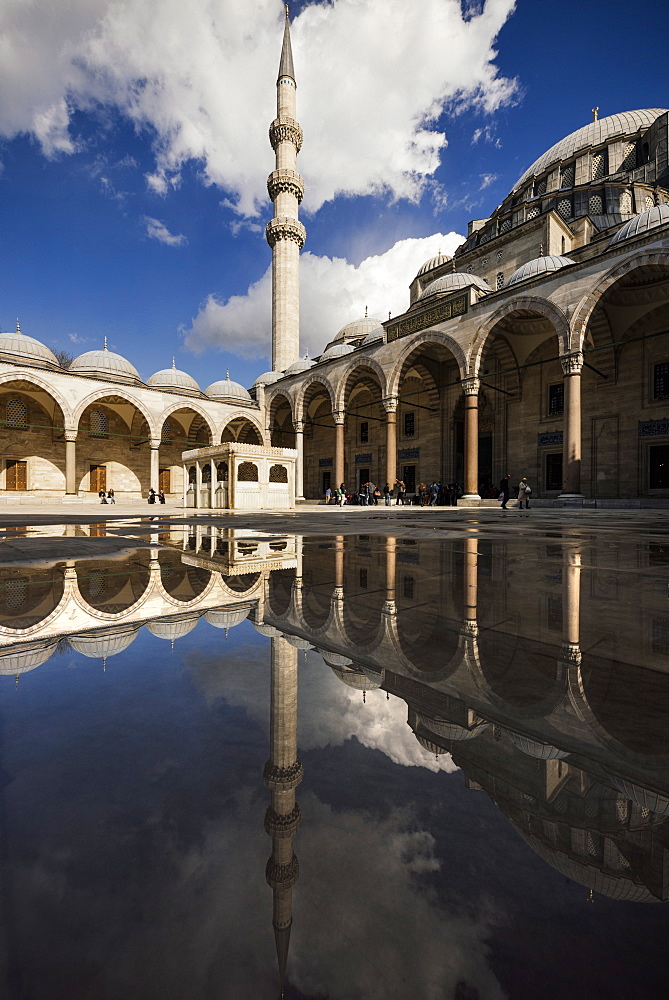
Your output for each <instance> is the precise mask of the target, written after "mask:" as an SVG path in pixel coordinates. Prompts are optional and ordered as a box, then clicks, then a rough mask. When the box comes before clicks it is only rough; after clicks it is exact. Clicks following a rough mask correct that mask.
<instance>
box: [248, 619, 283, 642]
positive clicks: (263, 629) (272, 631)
mask: <svg viewBox="0 0 669 1000" xmlns="http://www.w3.org/2000/svg"><path fill="white" fill-rule="evenodd" d="M252 625H253V627H254V629H255V630H256V632H260V634H261V635H266V636H267V638H268V639H274V638H276V636H278V635H281V633H280V632H279V630H278V628H274V626H273V625H256V624H255V622H252Z"/></svg>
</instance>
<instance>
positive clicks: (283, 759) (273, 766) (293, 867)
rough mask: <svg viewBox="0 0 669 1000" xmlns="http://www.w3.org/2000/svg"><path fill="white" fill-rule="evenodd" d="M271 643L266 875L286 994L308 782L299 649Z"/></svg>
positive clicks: (275, 641) (280, 642)
mask: <svg viewBox="0 0 669 1000" xmlns="http://www.w3.org/2000/svg"><path fill="white" fill-rule="evenodd" d="M271 641H272V680H271V706H270V758H269V760H268V761H267V764H266V765H265V774H264V778H265V784H266V785H267V787H268V788H269V789H270V790H271V792H272V801H271V805H270V806H269V808H268V809H267V812H266V814H265V830H266V831H267V833H268V834H269V835H270V837H271V838H272V855H271V857H270V859H269V861H268V862H267V868H266V870H265V877H266V878H267V883H268V885H269V886H271V888H272V889H273V894H274V909H273V916H272V924H273V926H274V938H275V941H276V954H277V959H278V962H279V975H280V978H281V990H282V995H283V988H284V985H285V980H286V962H287V959H288V945H289V943H290V927H291V924H292V922H293V886H294V885H295V883H296V882H297V876H298V874H299V866H298V863H297V858H296V857H295V855H294V854H293V838H294V836H295V834H296V833H297V829H298V827H299V825H300V807H299V806H298V805H297V803H296V801H295V789H296V788H297V786H298V785H299V783H300V782H301V780H302V775H303V769H302V764H301V762H300V760H299V759H298V756H297V650H296V649H295V648H294V647H293V646H291V645H290V643H288V642H287V641H286V640H285V639H283V638H281V637H278V638H274V639H272V640H271Z"/></svg>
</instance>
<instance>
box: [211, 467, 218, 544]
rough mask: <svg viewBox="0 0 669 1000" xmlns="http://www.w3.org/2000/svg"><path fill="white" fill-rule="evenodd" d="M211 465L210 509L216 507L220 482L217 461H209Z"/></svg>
mask: <svg viewBox="0 0 669 1000" xmlns="http://www.w3.org/2000/svg"><path fill="white" fill-rule="evenodd" d="M209 464H210V466H211V491H210V494H209V506H210V507H215V506H216V487H217V486H218V482H217V481H216V461H215V459H213V458H211V459H210V460H209ZM211 551H212V552H214V551H215V549H212V550H211Z"/></svg>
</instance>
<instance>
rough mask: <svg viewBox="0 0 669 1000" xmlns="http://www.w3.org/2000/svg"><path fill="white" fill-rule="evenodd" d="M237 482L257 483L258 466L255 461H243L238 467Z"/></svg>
mask: <svg viewBox="0 0 669 1000" xmlns="http://www.w3.org/2000/svg"><path fill="white" fill-rule="evenodd" d="M237 482H238V483H257V482H258V466H257V465H254V464H253V462H242V463H241V465H240V466H239V468H238V469H237Z"/></svg>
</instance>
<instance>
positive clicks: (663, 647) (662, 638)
mask: <svg viewBox="0 0 669 1000" xmlns="http://www.w3.org/2000/svg"><path fill="white" fill-rule="evenodd" d="M651 649H652V650H653V652H654V653H659V654H660V656H669V618H653V624H652V627H651Z"/></svg>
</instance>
